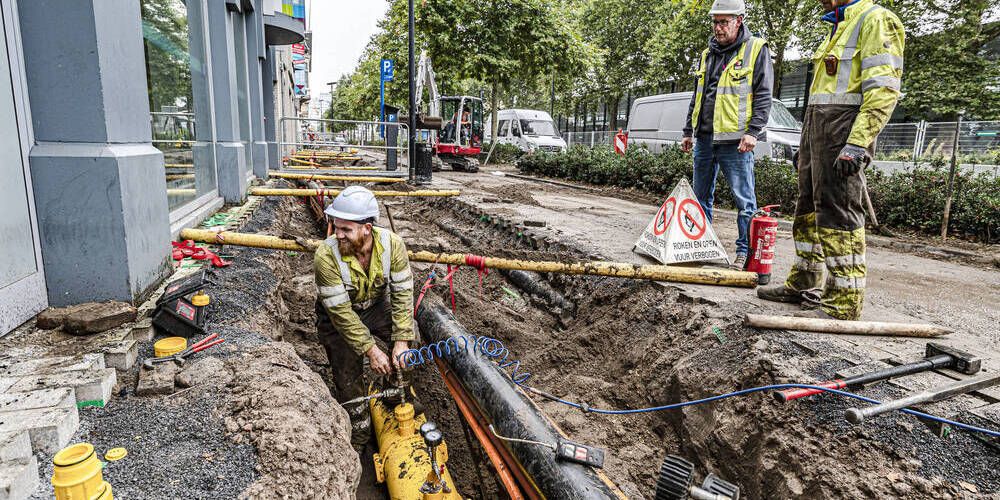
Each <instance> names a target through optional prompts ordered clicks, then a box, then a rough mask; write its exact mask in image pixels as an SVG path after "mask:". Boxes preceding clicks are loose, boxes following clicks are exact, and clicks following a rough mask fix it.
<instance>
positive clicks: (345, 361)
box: [313, 186, 416, 447]
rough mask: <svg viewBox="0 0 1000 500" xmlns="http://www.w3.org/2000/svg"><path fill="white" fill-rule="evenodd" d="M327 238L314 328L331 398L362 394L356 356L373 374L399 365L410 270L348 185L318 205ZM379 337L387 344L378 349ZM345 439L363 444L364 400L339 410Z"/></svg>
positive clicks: (398, 246) (371, 199)
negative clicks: (346, 425) (347, 421)
mask: <svg viewBox="0 0 1000 500" xmlns="http://www.w3.org/2000/svg"><path fill="white" fill-rule="evenodd" d="M326 215H327V216H328V217H329V220H330V226H329V227H330V230H329V232H330V234H331V236H330V237H329V238H328V239H327V240H326V241H325V242H324V243H323V244H321V245H319V247H318V248H317V249H316V256H315V257H314V260H313V267H314V270H315V273H316V287H317V289H318V291H319V294H318V297H317V304H316V306H317V330H318V333H319V337H320V342H322V343H323V346H324V347H325V348H326V353H327V357H328V358H329V360H330V367H331V369H332V370H333V375H334V385H335V386H336V389H337V391H336V392H337V394H335V396H336V398H337V400H338V401H342V402H343V401H349V400H352V399H355V398H358V397H361V396H364V395H365V390H366V389H367V388H366V387H365V384H364V379H363V377H362V374H363V368H364V367H363V361H364V358H367V359H368V362H369V366H370V367H371V370H372V371H373V372H374V373H375V374H376V375H389V374H391V373H393V371H394V370H402V369H403V366H402V361H401V360H400V355H401V354H403V353H404V352H406V351H407V350H409V349H410V342H412V341H415V340H416V334H415V330H414V325H413V275H412V274H411V271H410V261H409V257H408V256H407V253H406V246H405V245H404V244H403V239H402V238H400V237H399V236H398V235H396V234H393V233H392V232H390V231H389V230H388V229H384V228H380V227H375V226H374V224H375V223H376V222H378V218H379V207H378V202H377V201H376V200H375V195H374V194H373V193H372V192H371V191H369V190H367V189H365V188H363V187H360V186H350V187H348V188H346V189H344V190H343V191H342V192H341V193H340V195H339V196H337V197H336V198H335V199H334V200H333V203H331V204H330V206H329V207H327V209H326ZM376 338H379V339H381V340H382V341H384V342H385V343H386V344H387V345H388V346H389V347H390V349H391V354H386V352H385V351H383V350H382V348H380V347H379V346H378V345H376V343H375V339H376ZM345 409H346V410H347V413H348V414H349V415H350V417H351V443H352V444H354V445H355V446H356V447H363V446H364V445H365V444H366V443H367V442H368V438H369V435H370V430H369V429H370V425H371V417H370V416H369V413H368V405H367V404H365V403H360V404H357V405H354V406H352V407H349V408H345Z"/></svg>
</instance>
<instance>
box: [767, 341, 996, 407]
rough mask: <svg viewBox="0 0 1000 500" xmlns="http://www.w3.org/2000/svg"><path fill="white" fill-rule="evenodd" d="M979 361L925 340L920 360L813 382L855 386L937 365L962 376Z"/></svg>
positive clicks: (784, 395) (789, 395) (800, 394)
mask: <svg viewBox="0 0 1000 500" xmlns="http://www.w3.org/2000/svg"><path fill="white" fill-rule="evenodd" d="M981 364H982V362H981V360H980V359H979V358H977V357H976V356H973V355H972V354H969V353H967V352H963V351H960V350H958V349H952V348H951V347H948V346H944V345H941V344H935V343H933V342H929V343H928V344H927V350H926V351H925V353H924V359H922V360H920V361H917V362H915V363H907V364H905V365H899V366H893V367H891V368H886V369H884V370H876V371H873V372H870V373H863V374H861V375H855V376H853V377H847V378H845V379H842V380H830V381H828V382H820V383H818V384H814V385H817V386H820V387H826V388H829V389H857V388H860V387H864V386H865V385H868V384H871V383H872V382H879V381H882V380H889V379H891V378H897V377H902V376H904V375H912V374H914V373H921V372H926V371H930V370H938V369H941V368H951V369H952V370H955V371H957V372H960V373H964V374H966V375H975V374H976V373H978V372H979V369H980V367H981ZM822 392H823V391H821V390H819V389H787V390H784V391H779V392H775V393H774V397H775V399H777V400H778V401H782V402H788V401H792V400H795V399H800V398H804V397H807V396H812V395H814V394H820V393H822Z"/></svg>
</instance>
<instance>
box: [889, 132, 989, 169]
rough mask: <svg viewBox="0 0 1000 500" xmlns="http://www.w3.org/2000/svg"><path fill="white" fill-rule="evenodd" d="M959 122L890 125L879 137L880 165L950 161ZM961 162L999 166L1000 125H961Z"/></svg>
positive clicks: (959, 142) (959, 157) (959, 136)
mask: <svg viewBox="0 0 1000 500" xmlns="http://www.w3.org/2000/svg"><path fill="white" fill-rule="evenodd" d="M956 125H957V122H925V121H923V122H919V123H891V124H889V125H887V126H886V127H885V129H884V130H883V131H882V134H881V135H879V138H878V142H877V143H876V148H875V159H876V160H878V161H896V162H910V163H917V162H929V161H932V160H934V159H944V160H950V159H951V156H952V153H953V152H955V148H956V144H955V128H956ZM957 147H958V150H957V153H958V161H959V163H961V164H963V165H1000V122H962V127H961V129H960V130H959V133H958V144H957Z"/></svg>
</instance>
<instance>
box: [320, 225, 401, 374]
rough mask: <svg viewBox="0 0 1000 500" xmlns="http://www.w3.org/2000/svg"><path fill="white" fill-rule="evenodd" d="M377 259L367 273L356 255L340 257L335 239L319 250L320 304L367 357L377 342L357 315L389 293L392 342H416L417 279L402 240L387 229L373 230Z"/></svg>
mask: <svg viewBox="0 0 1000 500" xmlns="http://www.w3.org/2000/svg"><path fill="white" fill-rule="evenodd" d="M372 238H373V239H374V240H375V241H374V242H373V245H372V258H371V262H370V263H369V266H368V269H362V268H361V264H360V262H359V261H358V259H357V258H356V257H354V256H350V255H347V256H341V255H340V250H339V249H338V247H337V238H336V237H333V236H331V237H330V238H329V239H327V240H326V242H325V243H324V244H323V245H320V246H319V248H317V249H316V256H315V257H314V260H313V268H314V270H315V272H316V287H317V288H318V289H319V299H320V302H321V303H322V304H323V308H324V309H325V310H326V312H327V315H329V316H330V321H331V322H332V323H333V326H334V328H335V329H336V330H337V333H339V334H340V335H341V336H342V337H343V338H344V340H345V341H346V342H347V344H348V345H349V346H351V348H352V349H354V351H355V352H357V353H358V354H359V355H363V354H365V353H366V352H368V350H369V349H371V347H372V346H373V345H375V341H374V339H373V338H372V334H371V332H370V331H368V327H366V326H365V325H364V323H362V322H361V318H360V317H359V316H358V314H357V313H356V312H355V311H361V310H365V309H368V308H369V307H371V306H373V305H376V304H377V303H379V302H380V301H383V300H385V298H386V295H387V294H388V298H389V305H390V310H391V311H392V340H413V339H414V338H415V335H414V333H413V274H412V272H411V271H410V261H409V258H408V257H407V254H406V245H405V244H404V243H403V239H402V238H400V237H399V236H398V235H396V234H393V233H392V232H391V231H389V230H388V229H382V228H377V227H376V228H372Z"/></svg>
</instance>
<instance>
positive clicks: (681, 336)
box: [411, 206, 1000, 498]
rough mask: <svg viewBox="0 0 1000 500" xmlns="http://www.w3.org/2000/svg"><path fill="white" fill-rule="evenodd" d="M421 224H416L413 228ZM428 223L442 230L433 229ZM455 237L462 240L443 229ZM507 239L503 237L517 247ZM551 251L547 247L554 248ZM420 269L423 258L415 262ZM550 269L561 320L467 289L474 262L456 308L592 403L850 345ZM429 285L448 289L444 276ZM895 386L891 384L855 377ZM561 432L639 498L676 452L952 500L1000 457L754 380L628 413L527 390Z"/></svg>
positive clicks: (541, 383)
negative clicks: (788, 397) (852, 419)
mask: <svg viewBox="0 0 1000 500" xmlns="http://www.w3.org/2000/svg"><path fill="white" fill-rule="evenodd" d="M418 213H419V217H416V218H415V219H414V222H416V223H417V224H419V225H421V226H423V227H427V228H433V227H434V226H435V222H436V221H440V220H443V219H448V220H449V223H451V224H454V225H455V226H456V227H457V228H458V229H459V230H460V232H461V234H464V235H469V236H468V237H467V238H466V239H467V240H474V245H473V247H474V249H475V250H476V251H482V250H486V251H488V252H489V254H491V255H505V254H511V253H517V251H518V248H523V246H521V247H517V246H513V248H512V245H511V243H515V242H512V241H511V240H510V238H509V236H508V235H506V234H503V233H500V232H494V233H493V234H492V235H491V234H490V229H489V228H488V227H486V226H485V225H484V224H482V223H481V221H480V220H478V218H476V219H473V218H472V217H465V218H462V217H461V214H455V213H452V212H450V211H447V210H445V209H444V208H441V207H438V206H434V207H431V208H430V209H426V210H423V211H421V212H418ZM411 229H412V228H411ZM414 232H415V233H416V234H419V232H418V231H414ZM428 233H429V234H431V233H436V235H435V237H436V238H440V234H441V232H440V231H436V232H435V231H428ZM447 237H448V238H449V239H451V240H452V242H453V243H454V244H455V245H456V246H459V245H460V243H459V242H458V240H459V238H456V237H455V236H454V235H448V236H447ZM517 244H519V243H515V245H517ZM559 257H560V255H558V254H555V255H552V258H554V259H558V258H559ZM416 267H417V269H418V271H417V273H416V274H417V276H418V281H420V279H419V278H420V277H423V276H426V275H427V273H428V272H429V268H428V266H425V265H420V266H416ZM549 282H550V283H551V284H552V285H553V286H554V287H555V288H557V289H558V290H560V291H562V293H563V294H564V295H565V296H566V297H567V298H569V299H570V300H572V301H574V302H575V303H576V305H577V308H576V311H577V314H576V316H575V317H574V318H570V319H568V320H566V321H564V322H560V321H559V319H558V318H556V317H555V316H554V315H553V314H551V313H550V312H549V311H548V310H547V309H546V308H544V307H542V308H539V307H538V304H537V302H535V301H526V300H525V299H526V297H525V294H524V293H523V292H519V291H517V289H516V288H515V287H514V286H513V285H512V284H510V283H508V282H506V281H505V280H503V278H502V277H501V276H500V275H499V273H492V274H490V275H489V277H488V278H487V279H486V280H485V282H484V283H483V286H482V289H481V291H480V288H479V284H478V277H477V275H476V273H475V272H474V271H471V270H469V269H463V270H461V271H459V272H458V273H457V274H456V276H455V289H456V295H457V304H458V312H457V317H458V319H459V321H461V322H462V323H463V324H464V325H465V326H466V327H467V328H468V329H469V330H470V331H471V332H472V333H474V334H477V335H483V336H488V337H495V338H498V339H500V340H502V341H503V342H504V343H505V344H506V345H507V347H508V348H509V349H510V350H511V352H512V353H513V355H514V357H515V358H517V359H520V361H521V369H522V371H526V372H531V373H532V377H531V379H530V380H531V382H530V385H533V386H535V387H538V388H540V389H542V390H545V391H548V392H551V393H553V394H556V395H558V396H560V397H563V398H565V399H568V400H571V401H576V402H582V403H586V404H587V405H589V406H591V407H595V408H606V409H635V408H647V407H652V406H658V405H663V404H667V403H673V402H679V401H688V400H693V399H698V398H704V397H708V396H714V395H717V394H722V393H727V392H730V391H735V390H740V389H744V388H750V387H756V386H762V385H768V384H774V383H784V382H791V381H793V380H801V379H802V377H803V375H807V376H809V377H811V378H814V379H818V378H825V377H829V376H830V375H831V374H832V370H830V369H829V368H830V367H829V366H827V365H829V363H831V362H833V360H836V359H850V354H849V353H839V352H825V353H821V354H819V355H816V354H810V353H806V352H805V351H804V350H803V349H801V348H800V347H798V346H797V345H795V344H793V343H792V342H789V341H788V340H787V339H786V338H785V337H786V336H787V334H783V333H779V332H769V333H762V332H760V331H756V330H753V329H748V328H745V327H743V326H742V321H741V320H742V316H743V314H744V313H745V312H746V308H747V307H748V305H747V304H744V303H738V302H736V303H726V304H713V303H706V302H705V301H702V300H697V299H694V298H691V297H689V296H687V295H684V294H682V293H680V292H679V291H677V290H675V289H672V288H665V287H661V286H659V285H656V284H653V283H643V282H632V281H626V280H616V279H602V278H586V277H559V278H554V279H550V280H549ZM431 293H437V294H442V295H445V296H446V295H447V293H448V292H447V286H441V287H435V288H434V289H432V292H431ZM880 391H881V393H880ZM865 394H866V395H869V396H871V397H883V396H893V395H897V396H898V393H893V389H891V388H890V387H889V386H876V387H872V388H869V389H867V390H866V393H865ZM540 404H541V406H542V407H543V408H544V410H545V411H546V412H547V413H548V414H549V415H550V416H551V417H553V419H554V420H555V421H556V423H557V424H559V425H560V426H561V427H562V428H563V429H564V430H565V431H566V432H567V433H568V434H569V435H570V437H571V438H574V439H577V440H580V441H583V442H587V443H591V444H594V445H598V446H602V447H606V448H607V449H608V451H609V458H608V462H607V463H606V468H605V470H606V472H607V473H608V475H609V477H611V478H612V480H614V481H615V482H616V483H617V484H618V485H619V486H620V487H621V488H622V490H623V491H624V492H625V493H626V494H628V495H629V496H630V497H632V498H650V497H652V494H653V491H654V488H655V482H656V474H657V471H658V470H659V466H660V462H661V460H662V459H663V456H664V455H666V454H668V453H674V454H679V455H682V456H684V457H686V458H687V459H689V460H691V461H692V462H694V463H695V465H696V470H697V471H698V474H699V477H703V476H704V475H705V474H707V473H708V472H714V473H716V474H718V475H720V476H721V477H723V478H725V479H727V480H729V481H732V482H734V483H737V484H739V485H741V486H742V488H743V492H744V495H745V496H746V497H747V498H861V497H901V496H902V497H906V496H910V497H933V498H955V497H960V496H962V494H963V493H966V494H967V492H965V491H963V490H961V489H960V486H959V485H958V483H959V482H960V481H964V482H967V483H972V484H975V485H977V486H978V487H979V489H980V491H995V490H996V489H997V488H998V487H1000V477H997V475H996V474H995V472H991V471H995V470H996V469H997V467H1000V457H997V456H996V454H995V453H993V452H992V451H991V449H990V448H988V447H987V446H985V445H983V444H982V443H981V442H979V441H976V440H975V439H973V438H971V437H970V436H968V435H965V434H957V435H953V436H952V437H951V439H949V440H942V439H939V438H937V437H936V436H934V435H933V434H931V433H930V432H929V431H928V430H927V429H925V428H924V426H923V425H921V424H920V423H919V422H918V421H916V420H914V419H912V418H910V417H908V416H905V415H890V416H886V417H885V418H881V419H879V420H877V421H875V422H873V423H871V424H866V426H864V427H853V426H850V425H849V424H847V423H846V422H844V420H843V411H844V409H845V408H846V407H847V406H848V403H847V402H845V401H842V400H838V399H835V398H833V397H820V398H815V400H807V401H801V402H797V403H792V404H788V405H779V404H778V403H775V402H773V401H772V400H771V398H770V395H769V394H766V393H761V394H755V395H751V396H746V397H739V398H732V399H728V400H725V401H720V402H715V403H710V404H705V405H700V406H695V407H688V408H685V409H682V410H671V411H664V412H656V413H643V414H636V415H598V414H593V413H583V412H582V411H580V410H577V409H573V408H570V407H567V406H564V405H560V404H558V403H552V402H540Z"/></svg>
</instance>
